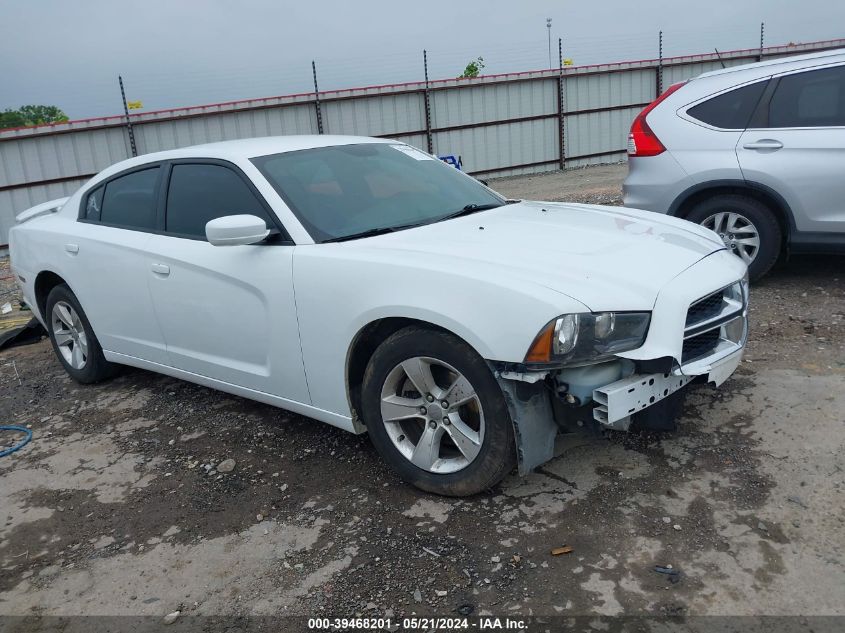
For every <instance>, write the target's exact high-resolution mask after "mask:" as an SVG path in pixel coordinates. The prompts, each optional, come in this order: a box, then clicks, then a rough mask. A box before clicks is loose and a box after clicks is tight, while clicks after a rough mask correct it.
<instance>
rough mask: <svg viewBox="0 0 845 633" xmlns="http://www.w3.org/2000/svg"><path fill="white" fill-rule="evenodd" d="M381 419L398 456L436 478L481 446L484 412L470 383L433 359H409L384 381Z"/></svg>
mask: <svg viewBox="0 0 845 633" xmlns="http://www.w3.org/2000/svg"><path fill="white" fill-rule="evenodd" d="M381 418H382V422H383V423H384V426H385V429H386V430H387V434H388V436H389V437H390V440H391V441H392V442H393V445H394V446H395V447H396V448H397V449H398V451H399V453H400V454H401V455H402V456H403V457H405V459H407V460H408V461H410V462H411V463H413V464H414V465H415V466H417V467H418V468H421V469H423V470H425V471H428V472H431V473H437V474H447V473H453V472H457V471H459V470H462V469H464V468H466V467H467V466H469V465H470V464H471V463H472V462H473V460H475V458H476V457H477V456H478V454H479V452H480V451H481V446H482V443H483V442H484V411H483V409H482V406H481V400H480V399H479V397H478V395H477V394H476V392H475V389H474V388H473V386H472V384H470V382H469V380H467V379H466V377H464V376H463V375H462V374H461V373H460V372H459V371H458V370H457V369H455V368H454V367H452V366H451V365H449V364H448V363H445V362H443V361H441V360H437V359H435V358H428V357H424V356H415V357H413V358H409V359H407V360H405V361H402V362H401V363H399V364H398V365H397V366H396V367H394V368H393V369H392V370H391V371H390V373H389V374H388V375H387V378H386V379H385V381H384V385H383V387H382V393H381Z"/></svg>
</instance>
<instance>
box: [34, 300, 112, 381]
mask: <svg viewBox="0 0 845 633" xmlns="http://www.w3.org/2000/svg"><path fill="white" fill-rule="evenodd" d="M44 312H45V314H44V320H45V321H46V323H47V331H48V333H49V334H50V341H51V342H52V343H53V351H55V352H56V356H57V357H58V359H59V362H60V363H61V364H62V366H63V367H64V368H65V371H66V372H67V373H68V374H70V377H71V378H73V379H74V380H76V381H77V382H81V383H92V382H99V381H101V380H104V379H105V378H109V377H110V376H113V375H114V374H115V373H116V371H117V369H118V365H115V364H114V363H110V362H108V361H107V360H106V359H105V357H104V356H103V349H102V347H100V342H99V341H98V340H97V337H96V336H95V335H94V330H92V329H91V324H90V323H89V322H88V317H86V316H85V312H84V311H83V310H82V306H81V305H79V301H78V300H77V298H76V295H74V294H73V292H71V290H70V288H68V287H67V286H66V285H65V284H60V285H58V286H56V287H55V288H53V289H52V290H51V291H50V294H49V295H47V303H46V309H45V311H44Z"/></svg>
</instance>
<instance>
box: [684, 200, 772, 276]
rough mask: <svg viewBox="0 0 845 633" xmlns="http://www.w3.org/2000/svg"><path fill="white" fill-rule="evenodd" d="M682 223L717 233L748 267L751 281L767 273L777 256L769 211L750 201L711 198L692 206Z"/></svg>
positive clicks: (758, 202)
mask: <svg viewBox="0 0 845 633" xmlns="http://www.w3.org/2000/svg"><path fill="white" fill-rule="evenodd" d="M685 219H687V220H689V221H690V222H695V223H696V224H700V225H701V226H703V227H705V228H708V229H710V230H711V231H715V232H716V233H718V234H719V237H721V238H722V241H723V242H724V243H725V246H726V247H727V248H728V249H730V250H731V252H732V253H733V254H734V255H736V256H737V257H741V258H742V260H743V261H744V262H745V263H746V264H747V265H748V276H749V278H750V279H751V280H752V281H756V280H758V279H760V278H761V277H762V276H763V275H765V274H766V273H767V272H769V270H770V269H771V267H772V266H774V264H775V262H776V261H777V258H778V255H779V254H780V245H781V240H782V239H783V235H782V233H781V230H780V225H779V224H778V222H777V220H776V219H775V216H774V215H773V213H772V211H771V210H770V209H769V207H767V206H766V205H765V204H763V203H762V202H760V201H759V200H756V199H754V198H750V197H748V196H742V195H737V194H722V195H717V196H713V197H712V198H707V199H706V200H703V201H701V202H699V203H698V204H696V205H695V206H694V207H693V208H692V209H691V210H690V212H689V213H688V214H687V215H686V216H685Z"/></svg>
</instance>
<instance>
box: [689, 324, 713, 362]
mask: <svg viewBox="0 0 845 633" xmlns="http://www.w3.org/2000/svg"><path fill="white" fill-rule="evenodd" d="M718 344H719V328H716V329H714V330H708V331H707V332H704V333H703V334H699V335H698V336H693V337H692V338H688V339H686V340H685V341H684V350H683V352H682V354H681V363H686V362H689V361H691V360H693V359H696V358H700V357H702V356H706V355H707V354H709V353H710V352H712V351H713V349H715V347H716V346H717V345H718Z"/></svg>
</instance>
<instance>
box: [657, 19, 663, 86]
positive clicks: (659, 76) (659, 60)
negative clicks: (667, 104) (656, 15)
mask: <svg viewBox="0 0 845 633" xmlns="http://www.w3.org/2000/svg"><path fill="white" fill-rule="evenodd" d="M657 42H658V43H657V95H656V96H658V97H659V96H660V95H662V94H663V31H660V33H659V34H658V36H657Z"/></svg>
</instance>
